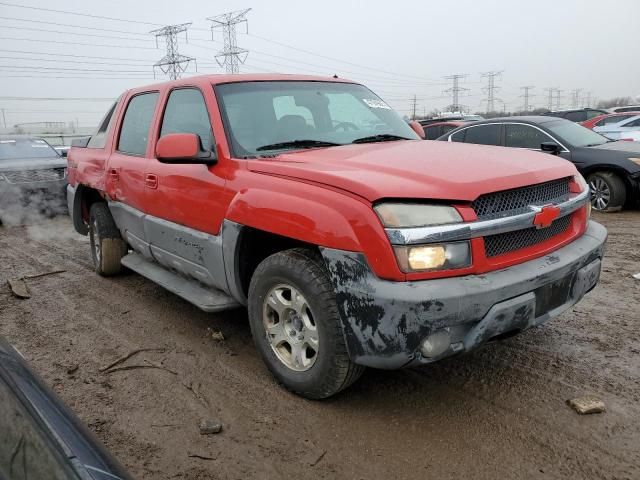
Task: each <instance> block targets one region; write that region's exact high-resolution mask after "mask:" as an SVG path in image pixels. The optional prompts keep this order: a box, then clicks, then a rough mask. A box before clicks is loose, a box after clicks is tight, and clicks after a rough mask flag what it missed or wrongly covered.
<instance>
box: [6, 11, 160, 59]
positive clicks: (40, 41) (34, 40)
mask: <svg viewBox="0 0 640 480" xmlns="http://www.w3.org/2000/svg"><path fill="white" fill-rule="evenodd" d="M0 4H1V3H0ZM0 40H19V41H21V42H39V43H56V44H61V45H82V46H86V47H108V48H128V49H131V48H135V49H138V50H156V48H154V47H139V46H137V45H135V46H134V45H106V44H101V43H79V42H64V41H62V40H49V39H46V40H42V39H38V38H15V37H0Z"/></svg>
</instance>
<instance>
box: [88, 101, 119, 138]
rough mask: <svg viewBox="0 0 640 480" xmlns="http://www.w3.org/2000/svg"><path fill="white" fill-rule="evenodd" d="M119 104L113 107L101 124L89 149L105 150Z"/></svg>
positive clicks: (116, 103) (93, 136)
mask: <svg viewBox="0 0 640 480" xmlns="http://www.w3.org/2000/svg"><path fill="white" fill-rule="evenodd" d="M118 102H119V99H118ZM118 102H115V103H114V104H113V105H111V108H110V109H109V111H108V112H107V113H106V115H105V116H104V118H103V119H102V121H101V122H100V126H99V127H98V131H97V132H96V133H95V134H93V135H92V136H91V139H89V143H88V144H87V148H104V145H105V143H106V141H107V133H108V132H109V131H110V130H111V125H113V121H114V119H115V115H114V112H115V111H116V105H118Z"/></svg>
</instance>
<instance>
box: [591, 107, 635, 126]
mask: <svg viewBox="0 0 640 480" xmlns="http://www.w3.org/2000/svg"><path fill="white" fill-rule="evenodd" d="M636 115H640V110H639V111H637V112H635V111H634V112H626V113H605V114H603V115H598V116H597V117H593V118H590V119H589V120H585V121H584V122H580V125H582V126H583V127H585V128H588V129H590V130H593V129H594V127H603V126H605V125H608V124H610V123H618V122H621V121H623V120H626V119H627V118H631V117H635V116H636Z"/></svg>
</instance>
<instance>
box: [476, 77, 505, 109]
mask: <svg viewBox="0 0 640 480" xmlns="http://www.w3.org/2000/svg"><path fill="white" fill-rule="evenodd" d="M500 75H502V71H500V72H485V73H481V74H480V76H481V77H482V78H486V79H487V86H486V87H484V88H483V89H482V91H484V92H486V93H487V99H486V102H487V112H495V101H496V100H500V99H496V97H495V92H496V90H499V88H500V87H496V77H498V76H500Z"/></svg>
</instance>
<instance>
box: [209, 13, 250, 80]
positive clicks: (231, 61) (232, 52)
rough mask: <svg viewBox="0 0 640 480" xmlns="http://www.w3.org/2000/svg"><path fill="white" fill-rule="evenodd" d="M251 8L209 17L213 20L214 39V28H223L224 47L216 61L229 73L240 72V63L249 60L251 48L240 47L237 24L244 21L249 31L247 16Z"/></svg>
mask: <svg viewBox="0 0 640 480" xmlns="http://www.w3.org/2000/svg"><path fill="white" fill-rule="evenodd" d="M250 10H251V9H250V8H246V9H244V10H238V11H235V12H229V13H223V14H222V15H216V16H215V17H208V18H207V20H209V21H210V22H211V39H212V40H213V31H214V29H216V28H222V37H223V40H224V48H223V50H222V51H221V52H219V53H218V54H217V55H216V62H218V65H220V66H221V67H225V69H226V72H227V73H239V72H240V64H241V63H244V62H245V61H246V60H247V55H249V50H246V49H244V48H239V47H238V42H237V39H236V25H238V24H240V23H244V24H245V27H246V29H247V33H248V32H249V24H248V22H247V18H246V17H247V13H249V11H250ZM221 59H222V60H221Z"/></svg>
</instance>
